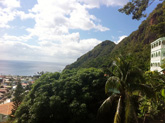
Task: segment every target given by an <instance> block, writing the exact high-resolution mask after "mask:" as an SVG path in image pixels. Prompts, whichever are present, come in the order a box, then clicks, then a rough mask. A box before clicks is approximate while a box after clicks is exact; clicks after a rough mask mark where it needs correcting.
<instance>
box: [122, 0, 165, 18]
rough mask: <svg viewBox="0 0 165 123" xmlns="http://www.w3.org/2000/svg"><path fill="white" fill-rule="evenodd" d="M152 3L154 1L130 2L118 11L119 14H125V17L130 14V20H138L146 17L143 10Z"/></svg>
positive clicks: (135, 0) (137, 0)
mask: <svg viewBox="0 0 165 123" xmlns="http://www.w3.org/2000/svg"><path fill="white" fill-rule="evenodd" d="M154 1H155V0H132V1H131V2H128V3H127V4H126V5H125V6H124V7H123V8H121V9H119V12H122V13H125V14H126V15H130V14H132V19H137V20H140V19H141V18H142V17H146V14H145V10H146V8H147V7H149V6H150V5H151V4H152V3H153V2H154ZM159 1H165V0H159Z"/></svg>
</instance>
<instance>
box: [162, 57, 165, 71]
mask: <svg viewBox="0 0 165 123" xmlns="http://www.w3.org/2000/svg"><path fill="white" fill-rule="evenodd" d="M161 68H162V69H163V70H165V58H164V59H163V60H162V65H161Z"/></svg>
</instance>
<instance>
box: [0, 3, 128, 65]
mask: <svg viewBox="0 0 165 123" xmlns="http://www.w3.org/2000/svg"><path fill="white" fill-rule="evenodd" d="M126 1H127V0H123V1H121V0H37V4H36V5H34V7H33V8H31V9H29V10H28V11H27V12H26V13H25V12H24V11H20V10H18V9H17V8H21V6H20V1H19V0H12V2H11V0H1V2H0V4H2V5H3V7H2V8H0V20H1V21H0V28H9V27H10V25H9V24H8V22H10V21H13V20H14V19H15V18H16V17H18V16H19V17H20V19H21V20H22V21H24V20H26V19H29V18H30V19H33V20H34V21H35V24H34V27H29V28H27V27H26V30H25V31H27V32H28V34H27V35H22V36H15V35H9V34H7V33H6V34H4V35H2V36H1V39H0V52H1V54H0V58H3V59H11V60H15V59H17V60H38V61H53V62H60V63H65V64H69V63H71V62H73V61H75V60H76V59H77V58H78V57H80V56H81V55H83V54H84V53H86V52H88V51H89V50H91V49H92V48H93V47H94V46H96V45H97V44H99V43H101V41H100V40H97V39H93V38H92V39H81V38H80V34H79V32H74V33H71V30H77V29H80V30H97V31H102V32H103V31H108V30H110V29H109V28H108V27H104V26H103V25H102V24H101V20H100V19H99V18H97V17H96V16H95V15H92V14H90V13H89V10H90V9H93V8H99V7H100V6H101V5H106V6H122V5H123V4H125V2H126ZM17 27H18V26H17ZM24 28H25V27H24ZM34 37H37V41H35V42H37V43H36V44H35V46H34V45H30V43H29V44H28V43H27V42H29V40H30V41H34V40H35V39H34ZM121 38H122V37H121ZM120 40H121V39H120ZM31 44H32V43H31Z"/></svg>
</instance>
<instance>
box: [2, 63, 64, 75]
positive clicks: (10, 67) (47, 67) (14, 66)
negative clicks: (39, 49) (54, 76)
mask: <svg viewBox="0 0 165 123" xmlns="http://www.w3.org/2000/svg"><path fill="white" fill-rule="evenodd" d="M63 68H64V66H63V65H60V64H57V63H52V62H39V61H16V60H0V75H20V76H32V75H35V74H37V72H41V71H44V72H59V71H62V69H63Z"/></svg>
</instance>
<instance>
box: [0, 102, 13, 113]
mask: <svg viewBox="0 0 165 123" xmlns="http://www.w3.org/2000/svg"><path fill="white" fill-rule="evenodd" d="M12 108H13V102H10V103H6V104H1V105H0V114H4V115H10V114H11V110H12Z"/></svg>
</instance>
